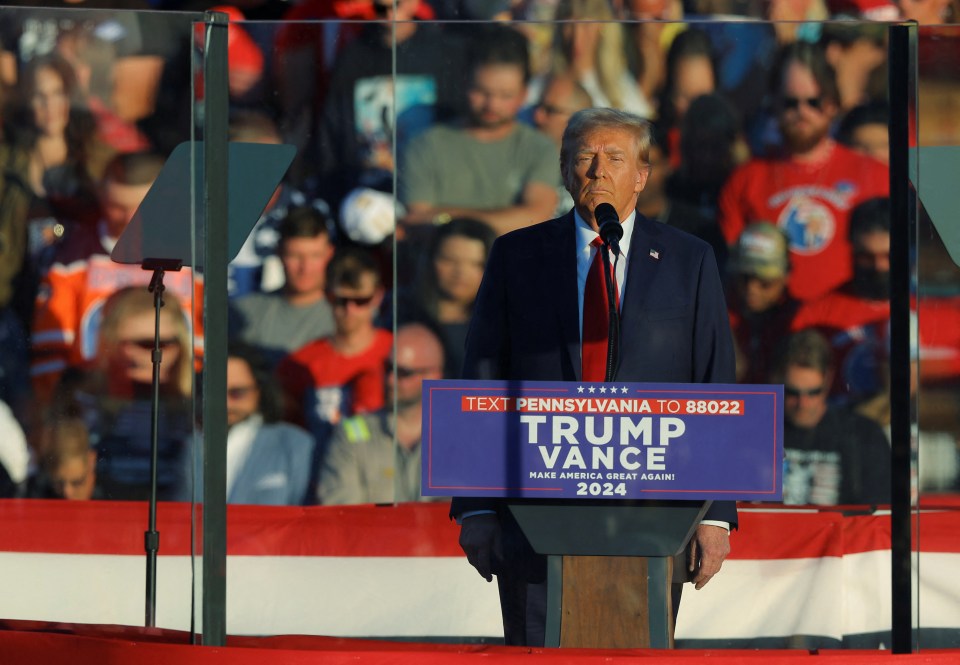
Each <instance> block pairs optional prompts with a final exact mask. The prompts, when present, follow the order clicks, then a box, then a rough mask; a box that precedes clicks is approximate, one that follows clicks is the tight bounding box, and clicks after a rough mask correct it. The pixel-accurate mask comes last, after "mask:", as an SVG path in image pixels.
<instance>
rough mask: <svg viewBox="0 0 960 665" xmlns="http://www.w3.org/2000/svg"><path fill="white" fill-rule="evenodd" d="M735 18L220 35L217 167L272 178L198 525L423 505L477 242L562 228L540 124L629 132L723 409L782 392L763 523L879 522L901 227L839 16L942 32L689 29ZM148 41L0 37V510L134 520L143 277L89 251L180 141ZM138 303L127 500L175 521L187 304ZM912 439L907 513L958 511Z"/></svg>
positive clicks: (183, 480) (892, 9)
mask: <svg viewBox="0 0 960 665" xmlns="http://www.w3.org/2000/svg"><path fill="white" fill-rule="evenodd" d="M161 4H162V3H161ZM749 4H750V3H742V2H734V1H733V0H730V1H728V2H723V1H720V2H711V3H707V2H705V1H704V2H693V1H691V2H680V0H660V1H658V0H652V1H646V2H640V1H634V0H630V1H629V2H624V1H623V0H557V2H522V1H521V2H511V3H506V2H491V3H478V2H457V1H456V0H394V1H393V2H382V0H361V1H359V2H357V1H355V0H351V1H349V2H348V1H347V0H301V1H300V2H297V3H289V4H288V3H270V2H264V3H262V4H260V5H256V6H254V7H247V6H246V5H245V10H246V11H247V13H248V18H262V17H267V18H283V19H287V20H288V21H287V22H282V23H270V22H264V23H242V22H241V23H232V24H231V25H230V27H229V31H230V44H229V64H230V79H229V83H230V138H231V140H234V141H243V142H258V143H273V144H279V143H290V144H293V145H295V146H296V147H297V157H296V159H295V161H294V164H293V166H292V168H291V169H290V171H289V172H288V173H287V175H286V177H285V179H284V181H283V182H282V183H281V185H280V186H279V187H278V188H277V190H276V192H275V193H274V195H273V197H272V198H271V199H270V202H269V203H268V205H267V207H266V210H265V211H263V213H262V215H261V218H260V220H259V221H258V222H257V224H256V226H255V227H254V229H253V230H252V231H251V233H250V235H249V237H248V238H247V240H246V242H245V243H244V245H243V247H242V249H241V250H240V253H239V254H238V255H237V257H235V258H233V260H232V262H231V264H230V268H229V289H230V292H229V309H230V319H229V337H230V346H229V352H228V356H229V360H228V376H227V394H226V399H227V414H228V427H229V433H228V442H227V493H228V500H229V501H230V502H234V503H261V504H281V505H283V504H286V505H305V504H318V503H320V504H342V503H369V502H376V503H383V502H392V501H416V500H420V499H421V497H420V493H419V469H420V457H419V456H420V448H419V447H420V435H421V432H420V427H421V413H420V390H421V383H422V381H423V380H424V379H431V378H444V377H446V378H455V377H458V376H459V371H460V367H461V365H462V363H463V348H464V341H465V339H466V335H467V331H468V328H469V324H470V320H471V314H472V308H473V303H474V299H475V298H476V293H477V289H478V286H479V284H480V280H481V278H482V276H483V273H484V267H485V263H486V260H487V256H488V254H489V252H490V249H491V246H492V245H493V243H494V241H495V239H496V238H497V237H498V236H500V235H503V234H504V233H508V232H510V231H512V230H515V229H518V228H521V227H525V226H529V225H531V224H535V223H538V222H541V221H544V220H548V219H551V218H553V217H556V216H558V215H560V214H562V213H564V212H566V211H567V210H569V209H570V207H571V205H572V199H571V197H570V194H569V193H568V192H567V191H565V189H564V187H563V184H562V183H561V181H560V176H559V173H560V169H558V160H559V158H560V150H561V145H560V140H561V136H562V134H563V129H564V127H565V126H566V121H567V119H568V118H569V117H570V116H571V114H573V113H575V112H577V111H579V110H581V109H584V108H588V107H593V106H609V107H614V108H620V109H623V110H627V111H630V112H632V113H635V114H638V115H640V116H642V117H644V118H647V119H648V120H649V121H650V122H651V123H652V126H653V133H654V137H655V139H656V140H655V144H654V145H653V146H651V150H650V158H649V161H650V175H649V178H648V180H647V185H646V188H645V189H644V191H643V192H642V193H641V195H640V198H639V200H638V210H639V212H640V213H641V214H643V215H646V216H647V217H650V218H652V219H656V220H658V221H659V222H661V223H663V224H668V225H671V226H675V227H677V228H679V229H681V230H683V231H686V232H688V233H691V234H693V235H695V236H698V237H699V238H701V239H702V240H704V241H705V242H707V243H709V244H710V245H711V247H712V248H713V251H714V253H715V255H716V257H717V260H718V264H719V266H720V268H721V272H722V274H723V276H724V278H725V280H726V289H727V302H728V309H729V316H730V324H731V329H732V331H733V334H734V339H735V342H736V349H737V353H738V357H737V361H738V362H737V378H738V380H739V381H741V382H743V383H782V384H783V385H784V396H785V409H784V411H785V420H786V423H785V425H786V427H785V441H784V446H785V450H786V454H785V460H784V501H785V502H786V503H792V504H820V505H837V504H862V503H866V504H882V503H884V502H887V501H888V500H889V484H890V483H889V480H888V479H889V475H890V468H889V379H888V366H887V357H888V354H889V322H890V303H889V294H890V278H889V269H890V268H889V266H890V263H889V250H890V228H891V225H892V224H896V223H903V222H904V220H891V219H890V216H889V206H888V198H887V197H888V193H889V192H888V188H889V172H888V167H887V164H886V159H887V153H888V137H887V122H888V115H889V113H888V109H887V106H886V84H885V80H886V79H885V66H886V65H885V63H886V45H885V39H886V27H885V26H884V25H883V24H880V23H872V22H871V20H873V19H877V20H887V19H891V18H897V17H899V18H915V19H917V20H920V21H921V22H923V23H927V24H929V23H938V22H946V21H947V20H949V19H951V18H953V14H952V12H953V10H954V7H953V5H952V4H950V3H948V2H945V1H944V0H902V1H901V2H890V3H889V4H887V3H885V2H867V1H866V0H858V1H853V2H840V0H830V1H828V2H826V3H825V2H823V0H804V1H801V2H796V1H795V0H771V1H770V2H767V3H763V9H762V10H759V14H757V16H756V18H766V19H769V20H773V21H783V22H782V23H768V22H761V21H740V22H725V21H722V20H716V19H719V18H722V17H723V16H729V15H740V16H741V17H742V16H744V15H749V13H750V11H751V8H750V7H749V6H748V5H749ZM84 5H85V2H79V3H77V4H76V6H78V7H81V8H82V7H83V6H84ZM71 6H74V4H73V3H71ZM118 6H119V5H118ZM130 8H141V7H132V6H131V7H130ZM165 8H168V9H173V8H182V7H179V6H178V7H173V6H167V7H165ZM203 8H208V7H203ZM224 9H226V8H224ZM229 10H230V16H231V19H232V20H238V19H241V18H243V14H242V13H240V11H239V10H238V9H235V8H229ZM764 12H765V13H764ZM828 18H848V19H858V20H856V21H840V22H829V23H822V22H818V21H822V20H824V19H828ZM431 19H439V20H431ZM445 19H457V20H456V21H455V22H450V23H444V22H443V20H445ZM311 20H313V21H319V20H322V21H335V22H334V23H326V24H319V23H311V22H309V21H311ZM180 21H181V22H180V23H178V22H177V14H175V13H163V12H161V13H159V14H149V15H140V14H138V15H134V14H124V13H117V12H102V11H96V10H90V11H89V12H84V13H80V14H78V13H71V12H69V11H67V12H64V11H59V12H58V11H56V10H49V9H48V10H28V9H22V10H17V11H10V12H5V14H4V17H2V18H0V164H2V165H3V169H2V172H0V427H2V428H3V433H2V434H0V440H2V444H0V495H2V496H31V497H63V498H69V499H89V498H105V499H143V498H145V497H146V496H147V492H148V491H149V480H148V478H149V447H150V446H149V443H150V440H149V423H150V408H151V391H150V388H151V381H152V362H151V359H152V355H151V353H152V349H153V348H154V331H155V328H154V323H155V321H154V315H155V312H154V301H153V296H152V295H151V294H150V293H149V292H148V291H147V288H146V287H147V284H148V283H149V281H150V273H149V272H147V271H143V270H141V269H140V267H139V266H130V265H120V264H117V263H114V262H112V261H111V260H110V256H109V254H110V251H111V250H112V248H113V247H114V245H115V244H116V242H117V239H118V238H119V236H120V235H121V234H122V233H123V231H124V229H125V228H126V227H127V225H128V224H129V222H130V220H131V218H132V217H133V215H134V212H135V211H136V210H137V208H138V206H139V205H140V203H141V202H142V201H143V199H144V196H145V195H146V193H147V191H148V190H149V189H150V186H151V185H152V184H153V182H154V181H155V179H156V178H157V177H158V175H159V173H160V171H161V169H162V168H163V165H164V162H165V159H166V157H167V156H168V155H169V154H170V152H171V150H172V149H173V147H175V146H176V145H177V144H178V143H179V142H181V141H184V140H188V139H189V138H190V127H191V123H192V122H194V115H195V114H196V112H197V108H196V107H195V106H194V105H193V104H192V99H193V93H194V92H195V88H194V87H193V86H192V84H191V77H190V69H191V62H194V61H195V60H196V58H197V53H196V49H197V43H196V41H195V40H194V39H192V38H191V30H190V27H189V26H190V24H189V22H188V21H184V20H183V19H180ZM294 21H307V22H294ZM552 21H558V22H557V23H553V22H552ZM165 285H166V288H167V292H166V295H165V306H164V307H163V309H162V312H161V317H160V321H159V324H158V325H159V331H160V336H159V337H160V341H159V344H160V346H161V348H162V350H163V356H162V357H163V362H162V363H161V368H162V369H161V372H160V385H161V390H160V395H161V399H160V408H161V418H160V423H161V425H160V432H159V440H160V449H159V464H158V488H159V494H160V497H161V498H163V499H170V500H177V499H181V500H182V499H189V497H190V489H191V487H190V485H191V482H190V478H191V473H190V464H191V460H192V459H193V458H194V456H195V453H196V452H197V451H196V445H197V444H196V442H197V441H198V437H199V436H200V434H199V433H200V430H201V429H202V428H201V425H200V423H198V422H197V419H196V418H195V416H194V409H193V408H192V399H193V396H194V395H195V393H196V390H197V386H198V385H199V384H198V381H197V376H198V372H199V371H202V366H203V358H202V356H203V347H202V342H203V316H202V302H203V280H202V275H201V274H199V273H198V274H193V273H192V272H191V271H190V270H189V269H184V270H182V271H180V272H169V273H167V277H166V282H165ZM534 325H549V322H538V323H534ZM917 328H918V326H916V325H914V331H915V336H919V341H917V342H915V344H914V347H915V348H922V347H923V344H922V342H923V341H924V339H923V335H922V334H917V333H916V330H917ZM954 351H955V352H956V349H955V350H954ZM919 360H920V358H914V361H915V362H919ZM938 378H939V379H940V380H942V381H944V382H947V383H949V382H950V381H951V380H953V379H955V378H956V377H955V376H953V375H952V374H951V373H950V372H949V371H945V372H944V373H943V375H942V376H940V377H938ZM912 388H913V389H914V390H916V388H917V386H916V385H914V386H912ZM940 429H941V430H942V431H923V430H918V431H917V433H916V436H917V438H918V440H919V450H920V454H919V466H918V467H917V468H918V472H917V479H916V487H917V490H918V491H919V490H924V491H926V490H954V489H957V487H956V484H957V482H958V477H960V474H958V471H960V462H958V450H957V437H956V434H957V432H960V422H957V423H956V427H947V426H944V427H942V428H940Z"/></svg>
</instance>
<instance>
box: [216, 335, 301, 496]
mask: <svg viewBox="0 0 960 665" xmlns="http://www.w3.org/2000/svg"><path fill="white" fill-rule="evenodd" d="M281 415H282V409H281V405H280V395H279V391H278V390H277V389H276V385H275V383H274V380H273V377H272V375H271V374H270V368H269V365H268V364H267V363H266V360H265V359H264V358H263V355H262V354H261V353H260V352H259V351H258V350H257V349H255V348H254V347H252V346H248V345H246V344H242V343H237V342H231V343H230V346H229V348H228V350H227V427H228V430H227V502H228V503H243V504H255V505H261V506H300V505H303V504H305V503H308V500H310V501H309V502H311V503H312V496H311V494H312V492H311V489H312V483H313V480H314V474H313V473H312V470H313V466H314V462H313V456H314V451H315V449H316V443H315V442H314V440H313V437H312V436H310V434H309V433H308V432H306V431H305V430H303V429H302V428H300V427H297V426H296V425H292V424H290V423H285V422H282V421H281V420H280V417H281Z"/></svg>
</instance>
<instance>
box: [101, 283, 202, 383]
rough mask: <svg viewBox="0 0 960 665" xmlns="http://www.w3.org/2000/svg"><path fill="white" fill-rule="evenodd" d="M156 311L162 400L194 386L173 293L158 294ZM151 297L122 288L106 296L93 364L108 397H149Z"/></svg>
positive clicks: (184, 324) (186, 340) (184, 327)
mask: <svg viewBox="0 0 960 665" xmlns="http://www.w3.org/2000/svg"><path fill="white" fill-rule="evenodd" d="M163 301H164V306H163V307H162V308H161V309H160V348H161V350H162V352H163V356H162V362H161V363H160V390H161V393H162V394H164V395H166V396H172V397H178V398H186V397H189V396H190V394H191V391H192V387H193V362H192V358H191V349H190V340H191V336H190V330H189V328H188V327H187V322H186V319H185V318H184V316H183V313H182V310H181V306H180V300H179V299H178V298H177V296H176V295H175V294H172V293H169V292H166V293H164V295H163ZM155 316H156V312H155V305H154V300H153V294H152V293H151V292H150V291H148V290H147V289H145V288H143V287H134V286H131V287H127V288H124V289H121V290H120V291H117V292H116V293H114V294H113V295H112V296H110V297H109V298H107V300H106V302H105V303H104V306H103V319H102V320H101V322H100V336H99V342H98V346H97V355H96V358H95V360H94V361H93V364H94V366H95V367H96V369H97V370H98V371H99V372H100V373H102V375H103V377H104V378H105V380H106V386H105V387H106V388H107V391H108V394H110V395H111V396H117V397H120V396H129V397H137V396H148V395H149V394H150V393H149V392H146V390H147V389H149V388H150V387H151V386H152V382H153V361H152V353H153V348H154V319H155Z"/></svg>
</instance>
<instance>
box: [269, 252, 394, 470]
mask: <svg viewBox="0 0 960 665" xmlns="http://www.w3.org/2000/svg"><path fill="white" fill-rule="evenodd" d="M326 285H327V286H326V288H327V301H328V302H329V303H330V306H331V307H332V308H333V320H334V332H333V334H332V335H330V336H328V337H322V338H320V339H315V340H313V341H312V342H308V343H307V344H306V345H304V346H303V347H301V348H300V349H298V350H296V351H294V352H293V353H291V354H289V355H288V356H286V357H285V358H284V359H283V360H281V361H280V363H279V364H278V365H277V370H276V374H277V378H278V379H279V382H280V385H281V387H282V389H283V392H284V395H285V396H286V398H287V408H286V416H285V420H287V421H289V422H292V423H295V424H297V425H301V426H303V427H306V429H308V430H309V431H310V432H311V433H312V434H313V436H314V438H315V439H316V440H317V445H318V446H319V447H320V453H319V458H320V459H322V457H323V451H324V450H325V446H326V443H327V441H328V440H329V437H330V432H331V431H332V429H333V427H334V426H335V425H336V424H337V423H339V422H340V421H341V420H342V419H343V418H344V417H347V416H352V415H356V414H358V413H367V412H371V411H376V410H377V409H379V408H381V407H382V406H383V386H384V379H385V376H386V374H385V372H384V369H383V364H384V362H385V361H386V360H387V358H388V357H389V356H390V349H391V346H392V343H393V335H392V334H391V333H390V331H388V330H384V329H382V328H378V327H377V326H376V325H375V323H374V322H375V321H376V318H377V314H378V312H379V311H380V304H381V303H382V302H383V296H384V289H383V283H382V279H381V276H380V266H379V265H378V264H377V261H376V259H375V258H374V256H373V254H371V253H370V252H369V251H368V250H366V249H363V248H360V247H347V248H340V249H338V250H337V253H336V254H335V255H334V257H333V259H332V260H331V261H330V263H329V264H328V265H327V277H326Z"/></svg>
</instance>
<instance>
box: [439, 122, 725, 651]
mask: <svg viewBox="0 0 960 665" xmlns="http://www.w3.org/2000/svg"><path fill="white" fill-rule="evenodd" d="M650 141H651V139H650V127H649V124H648V123H647V122H646V121H644V120H642V119H641V118H639V117H637V116H634V115H631V114H629V113H625V112H622V111H615V110H611V109H585V110H583V111H580V112H578V113H576V114H574V115H573V116H572V117H571V119H570V122H569V124H568V125H567V129H566V132H565V133H564V137H563V145H562V147H561V154H560V170H561V175H562V177H563V181H564V185H565V186H566V188H567V190H568V191H569V192H570V194H571V196H572V197H573V200H574V209H573V210H572V211H571V212H569V213H567V214H566V215H564V216H563V217H560V218H558V219H553V220H550V221H548V222H544V223H541V224H537V225H535V226H532V227H528V228H524V229H519V230H517V231H514V232H512V233H509V234H507V235H505V236H503V237H501V238H500V239H498V240H497V241H496V243H495V244H494V246H493V249H492V251H491V253H490V257H489V261H488V264H487V268H486V271H485V274H484V278H483V282H482V284H481V286H480V291H479V293H478V297H477V302H476V306H475V309H474V314H473V319H472V322H471V326H470V332H469V334H468V337H467V348H466V360H465V365H464V371H463V377H464V378H466V379H517V380H543V381H588V380H591V379H590V376H591V375H593V376H596V373H595V369H593V368H592V367H591V366H590V365H589V363H588V360H587V358H588V356H589V355H590V354H589V353H586V354H582V353H581V350H582V344H581V336H582V335H581V331H582V330H584V320H585V319H586V320H587V321H588V322H589V323H588V326H587V327H588V328H590V329H592V325H590V324H591V323H592V322H591V321H590V319H591V316H590V315H589V314H588V315H587V316H585V315H584V311H585V310H587V311H588V312H590V311H592V310H591V308H590V307H589V306H588V304H587V302H585V301H587V300H589V297H588V296H586V295H585V291H589V288H588V287H589V284H588V282H589V277H588V273H589V271H590V269H591V268H590V266H591V264H592V262H593V258H594V256H595V255H596V253H597V251H598V250H597V248H596V246H595V245H593V244H591V243H592V241H593V240H594V239H595V238H597V237H598V223H597V220H596V219H595V215H594V213H595V210H596V208H597V206H598V205H600V204H601V203H609V204H611V205H612V206H613V207H614V208H615V209H616V211H617V214H618V216H619V219H620V220H622V222H621V223H622V228H623V231H624V233H623V238H622V240H621V242H620V248H621V253H620V256H619V257H616V258H617V260H616V261H615V270H614V271H615V273H616V281H617V293H618V295H619V305H620V317H621V321H620V331H621V343H620V361H619V367H618V370H617V372H616V374H615V377H614V378H615V380H617V381H645V382H657V383H671V382H679V383H718V382H725V383H733V382H734V352H733V343H732V338H731V334H730V328H729V324H728V320H727V310H726V303H725V301H724V296H723V290H722V288H721V283H720V277H719V274H718V271H717V265H716V261H715V259H714V256H713V252H712V250H711V249H710V247H709V246H708V245H707V244H706V243H704V242H702V241H700V240H698V239H697V238H694V237H693V236H690V235H687V234H685V233H683V232H681V231H678V230H676V229H673V228H671V227H669V226H666V225H664V224H660V223H657V222H654V221H651V220H648V219H646V218H644V217H643V216H642V215H639V214H637V212H636V204H637V195H638V194H639V193H640V191H641V190H642V189H643V187H644V185H645V184H646V181H647V176H648V175H649V161H648V151H649V146H650ZM611 258H613V257H611ZM586 337H587V338H589V337H590V335H589V334H587V335H586ZM583 348H584V349H585V348H586V347H583ZM604 353H605V343H604ZM582 356H583V358H582ZM601 377H602V374H601ZM592 380H599V381H602V380H603V379H602V378H600V379H592ZM451 515H452V516H453V517H455V518H456V519H457V520H458V521H459V522H460V523H461V525H462V528H461V533H460V545H461V547H462V548H463V550H464V552H465V553H466V555H467V559H468V561H469V562H470V563H471V565H473V566H474V567H475V568H476V569H477V571H478V572H479V573H480V574H481V575H482V576H483V577H484V578H486V579H487V580H488V581H490V580H492V576H493V575H494V574H496V575H497V578H498V579H497V582H498V585H499V588H500V601H501V609H502V612H503V619H504V636H505V640H506V642H507V644H526V645H530V646H534V645H543V641H544V617H545V607H546V582H545V576H546V573H545V570H546V566H545V558H544V557H542V556H539V555H536V554H534V553H533V551H532V550H531V549H530V546H529V544H528V543H527V542H526V539H525V538H524V537H523V535H522V534H521V533H520V531H519V528H518V527H517V525H516V523H515V522H514V521H513V518H512V516H511V515H510V513H509V511H508V510H507V508H506V506H505V504H504V502H503V501H501V500H495V499H455V500H454V501H453V504H452V506H451ZM736 522H737V514H736V507H735V505H734V504H733V503H731V502H715V503H714V504H713V505H712V506H711V508H710V510H709V511H708V513H707V515H706V518H705V520H704V522H703V523H701V524H700V525H699V526H698V527H697V530H696V534H695V536H694V538H693V540H692V542H691V545H690V548H689V553H688V554H689V558H688V561H689V567H688V569H689V579H690V580H691V581H692V582H693V583H694V584H695V586H696V588H697V589H700V588H702V587H703V585H705V584H706V583H707V582H708V581H709V580H710V578H712V577H713V575H715V574H716V573H717V572H718V571H719V570H720V566H721V564H722V562H723V560H724V558H726V556H727V554H728V553H729V551H730V545H729V528H730V527H731V526H736Z"/></svg>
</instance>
